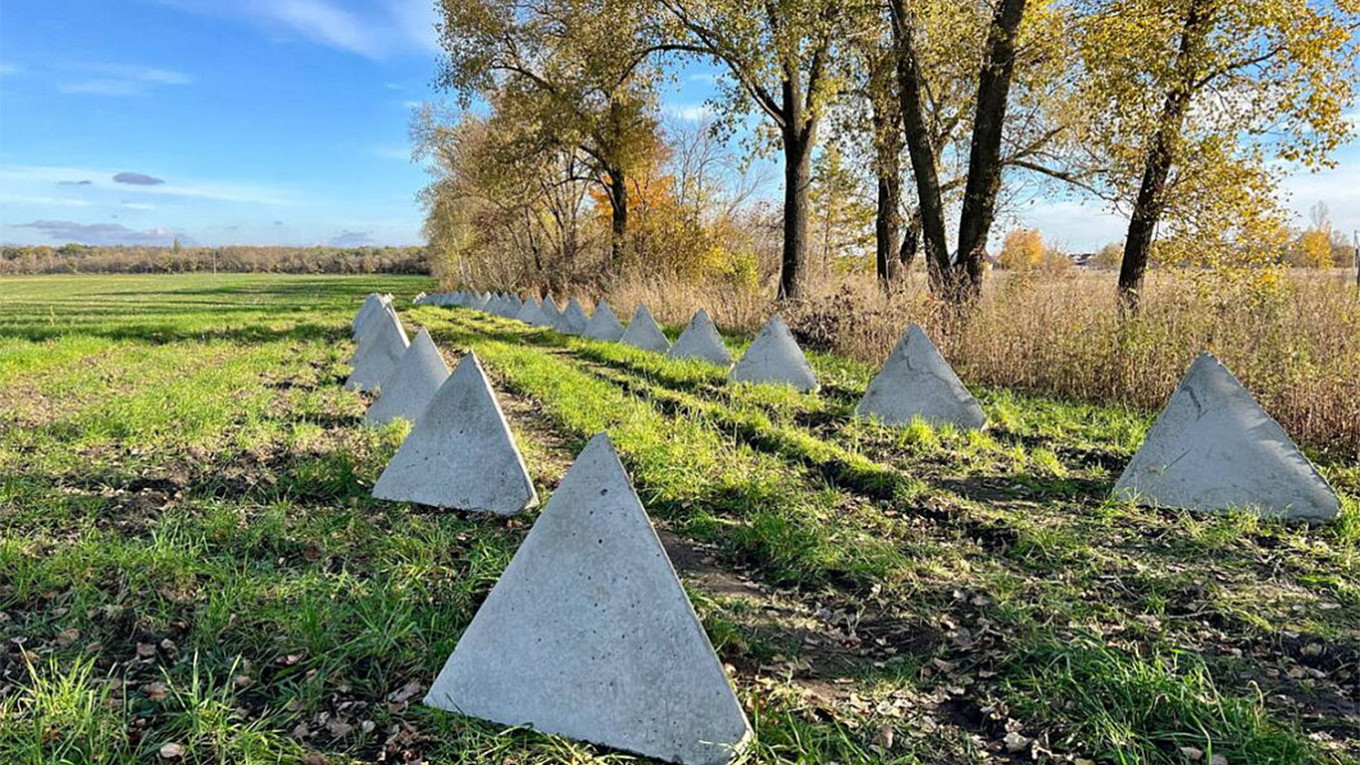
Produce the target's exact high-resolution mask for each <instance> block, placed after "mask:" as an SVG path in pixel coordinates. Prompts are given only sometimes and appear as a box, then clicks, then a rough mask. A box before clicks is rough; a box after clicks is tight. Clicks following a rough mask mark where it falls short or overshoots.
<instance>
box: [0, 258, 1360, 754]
mask: <svg viewBox="0 0 1360 765" xmlns="http://www.w3.org/2000/svg"><path fill="white" fill-rule="evenodd" d="M430 288H431V284H430V283H429V281H428V280H425V279H421V278H407V277H392V278H382V277H365V278H357V277H356V278H347V277H314V278H312V277H292V276H244V275H227V276H207V275H200V276H173V277H172V276H154V277H152V276H148V277H131V276H129V277H43V278H21V279H5V280H3V281H0V297H3V300H0V401H3V402H5V406H4V407H0V645H3V648H2V649H0V762H5V763H9V762H14V763H30V762H31V763H39V762H41V763H96V762H97V763H134V762H148V761H155V760H156V759H157V757H158V754H157V753H158V752H160V751H161V749H162V747H164V746H166V745H167V744H173V745H176V746H178V747H179V750H180V752H181V754H180V757H179V760H178V761H180V762H191V763H218V762H232V763H236V762H250V763H256V762H258V763H276V762H282V763H304V762H306V763H315V762H320V761H323V759H324V761H325V762H329V763H341V762H351V761H354V762H373V761H378V760H380V759H382V760H385V761H389V762H390V761H399V760H416V759H422V758H423V759H425V760H427V761H430V762H440V763H446V762H453V763H481V762H506V763H556V762H579V763H601V762H633V761H639V760H638V758H636V757H632V756H629V755H625V754H621V753H617V752H609V751H606V750H602V749H599V748H595V747H591V746H588V745H584V744H579V743H574V742H569V741H565V740H562V739H559V738H556V737H552V736H547V735H542V734H537V733H534V732H532V731H527V730H520V729H516V730H514V731H509V732H506V731H503V730H501V729H500V728H498V727H497V726H494V725H489V724H485V723H481V722H478V721H475V720H468V719H464V718H460V717H457V716H454V715H449V714H445V713H441V712H434V711H431V710H427V709H424V708H422V707H420V706H419V704H418V703H417V702H418V700H419V698H420V697H421V695H422V693H423V690H424V687H425V686H426V685H427V684H428V683H429V682H430V680H431V679H433V677H434V674H435V672H436V671H437V669H438V667H439V666H441V665H442V663H443V661H444V659H445V658H446V657H447V655H448V653H449V652H450V651H451V650H452V649H453V647H454V645H455V644H456V642H457V639H458V635H459V633H460V632H461V630H462V628H463V627H464V626H465V625H466V624H467V623H468V621H469V620H470V619H471V617H472V614H473V613H474V612H475V610H476V607H477V605H478V604H479V603H480V602H481V600H482V599H483V598H484V597H485V595H486V593H487V592H488V591H489V589H490V587H491V586H492V585H493V584H494V582H495V580H496V578H497V576H498V575H499V573H500V571H501V570H502V569H503V568H504V567H505V565H506V564H507V563H508V562H509V560H510V557H511V556H512V555H513V554H514V550H515V549H516V547H517V546H518V544H519V541H520V540H521V539H522V538H523V535H524V533H525V532H526V531H527V529H528V527H529V525H530V524H531V523H532V521H533V518H534V512H532V511H531V512H529V513H527V514H526V515H525V516H524V517H520V518H510V519H504V518H487V517H481V516H469V515H463V514H458V513H436V512H430V511H428V510H427V509H421V508H412V507H409V506H404V505H400V504H391V503H382V502H377V501H374V500H372V499H371V498H370V497H369V495H368V492H369V488H370V487H371V485H372V483H373V481H374V480H375V479H376V478H377V475H378V473H379V472H380V471H381V469H382V466H383V465H384V464H385V463H386V461H387V459H388V458H390V456H391V454H392V453H393V452H394V451H395V449H396V447H397V446H398V445H399V443H400V440H401V438H402V437H403V435H404V432H405V430H404V426H403V425H396V426H393V427H390V428H387V429H384V430H379V431H370V430H364V429H361V428H360V427H359V418H360V416H361V415H362V412H363V409H364V406H365V402H364V400H363V398H362V397H360V396H358V395H356V394H353V393H349V392H346V391H344V390H342V389H341V387H340V383H341V382H342V381H343V379H344V376H345V374H346V373H347V367H346V366H345V364H344V360H345V359H346V358H347V357H348V356H349V354H350V352H351V351H352V346H351V345H350V343H349V339H348V322H349V318H350V316H352V314H353V312H354V310H356V309H357V307H358V303H359V300H360V299H361V297H362V296H363V295H364V294H366V293H367V292H370V291H375V290H382V291H391V292H393V293H395V294H396V295H397V296H398V307H399V309H400V310H401V312H402V315H403V318H404V319H405V320H406V321H407V325H408V328H409V327H413V326H415V325H418V324H420V325H426V326H428V327H430V329H431V331H432V332H433V334H434V337H435V339H436V341H437V342H438V343H439V344H440V346H441V348H443V349H444V350H445V351H446V353H447V354H448V355H449V357H450V359H451V360H452V359H453V357H454V356H455V355H456V354H457V353H459V352H462V351H466V350H468V349H475V350H476V351H477V353H478V355H479V356H480V357H481V358H482V359H483V363H484V364H485V366H486V367H487V369H488V371H489V373H490V374H491V376H492V378H493V381H494V382H495V384H496V386H497V389H498V391H499V393H500V395H501V398H502V404H503V405H504V407H505V409H506V411H507V415H508V416H509V418H510V420H511V425H512V427H513V429H514V431H515V434H516V437H517V439H518V440H519V441H520V444H521V447H522V450H523V452H524V454H525V458H526V461H527V463H528V466H529V469H530V472H531V473H532V474H533V476H534V479H535V481H536V483H537V484H538V486H539V487H540V489H541V492H542V493H543V494H544V495H547V494H550V492H551V489H552V487H554V486H555V485H556V483H557V481H558V480H559V479H560V478H561V476H562V474H563V473H564V471H565V469H566V468H567V466H568V465H569V464H570V462H571V460H572V458H573V457H574V455H575V453H576V452H577V451H578V450H579V448H580V447H581V446H582V445H583V444H584V442H585V440H586V439H588V438H589V437H590V436H592V435H594V434H595V433H597V432H599V431H602V430H604V431H608V432H609V433H610V436H611V438H612V439H613V441H614V443H615V444H616V446H617V447H618V449H619V451H620V453H621V455H622V456H623V458H624V461H625V464H626V465H627V467H628V470H629V472H630V475H631V476H632V478H633V479H634V481H635V483H636V486H637V489H638V492H639V495H640V496H641V497H642V499H643V501H644V503H645V504H646V506H647V507H648V509H649V511H650V513H651V514H652V517H653V520H654V522H655V523H656V524H657V526H658V527H659V528H660V529H661V530H662V531H663V533H664V534H665V536H666V539H667V540H668V544H670V545H671V546H672V553H673V557H675V559H676V561H677V566H678V568H679V570H680V574H681V577H682V579H683V580H684V582H685V585H686V588H687V590H688V591H689V592H690V594H691V599H692V600H693V601H694V602H695V605H696V608H697V609H698V611H699V613H700V615H701V617H702V619H703V621H704V625H705V627H706V628H707V630H708V631H709V634H710V637H711V639H712V640H713V642H714V645H715V646H716V647H717V649H718V652H719V655H720V657H721V658H722V659H723V661H724V663H726V664H727V665H728V666H729V668H730V671H731V674H732V677H733V680H734V682H735V683H736V687H737V691H738V696H739V698H740V699H741V701H742V703H743V704H744V706H745V707H746V710H747V713H748V715H749V716H750V718H751V720H752V723H753V725H754V727H755V728H756V731H757V737H758V740H757V746H756V747H755V748H754V750H753V752H752V753H751V755H750V756H749V758H748V759H749V761H751V762H761V763H765V762H769V763H776V762H777V763H824V762H840V763H852V762H870V761H872V762H890V763H944V762H948V763H983V762H1007V761H1011V762H1031V761H1033V758H1032V756H1031V755H1033V756H1035V757H1038V758H1039V759H1040V760H1044V759H1045V758H1048V759H1047V761H1067V762H1070V761H1072V760H1074V759H1077V758H1084V759H1089V760H1092V761H1095V762H1100V763H1121V764H1122V763H1168V764H1171V763H1187V762H1191V760H1190V759H1188V758H1187V755H1186V754H1185V753H1184V752H1183V751H1182V750H1183V749H1184V750H1185V751H1191V750H1197V751H1201V752H1204V755H1203V759H1202V761H1203V762H1207V761H1208V759H1209V758H1210V757H1211V756H1213V755H1223V756H1225V757H1226V758H1227V760H1228V762H1229V763H1234V764H1237V763H1253V764H1254V763H1333V764H1335V763H1355V762H1357V761H1360V707H1358V706H1357V705H1360V504H1357V496H1360V469H1357V468H1356V467H1355V466H1354V465H1349V466H1348V465H1344V464H1328V463H1324V464H1322V465H1321V468H1322V470H1323V472H1324V473H1325V474H1326V475H1327V477H1328V478H1329V479H1330V480H1331V481H1332V482H1333V484H1334V485H1335V486H1337V487H1338V488H1339V489H1340V490H1341V491H1342V493H1343V495H1344V503H1345V511H1344V514H1343V517H1342V518H1341V519H1340V520H1339V521H1337V522H1335V523H1333V524H1330V525H1327V526H1322V527H1313V528H1310V527H1306V526H1287V525H1284V524H1281V523H1276V522H1265V521H1259V520H1257V519H1255V518H1251V517H1247V516H1241V515H1228V516H1204V515H1192V514H1188V513H1174V512H1156V511H1151V510H1147V509H1141V508H1136V507H1132V506H1129V505H1127V504H1125V503H1118V502H1111V501H1109V500H1107V499H1106V496H1107V494H1108V491H1109V488H1110V486H1111V484H1112V482H1113V480H1114V478H1115V476H1116V475H1117V473H1118V470H1119V468H1120V467H1122V464H1123V463H1124V462H1125V461H1126V460H1127V459H1128V457H1129V456H1130V455H1131V454H1132V453H1133V451H1134V450H1135V449H1136V448H1137V446H1138V443H1139V441H1140V440H1141V438H1142V434H1143V433H1144V432H1145V430H1146V428H1147V427H1148V425H1149V423H1150V421H1151V414H1150V413H1148V412H1138V411H1128V410H1123V409H1117V408H1109V407H1092V406H1089V405H1084V404H1078V403H1072V402H1064V401H1058V400H1052V399H1045V398H1040V397H1035V396H1033V395H1027V394H1021V393H1017V392H1014V391H1007V390H979V391H976V392H977V393H978V397H979V399H980V400H981V402H982V403H983V406H984V408H985V409H986V411H987V413H988V416H989V418H990V420H991V423H992V426H991V427H990V428H989V429H988V430H987V431H986V432H983V433H966V432H959V431H955V430H953V429H948V428H945V429H932V428H929V427H927V426H924V425H921V424H919V423H918V424H916V425H913V426H911V427H909V428H903V429H897V430H894V429H886V428H882V427H879V426H876V425H873V424H869V423H862V422H857V421H854V420H853V418H852V417H851V413H852V411H853V407H854V404H855V402H856V400H857V398H858V396H859V395H860V394H861V393H862V391H863V389H864V387H865V385H866V384H867V382H868V379H869V377H870V376H871V375H872V373H873V370H872V369H870V368H868V367H866V366H864V365H862V364H857V363H854V362H849V361H845V360H843V359H838V358H835V357H831V356H824V355H818V354H813V355H812V361H813V364H814V366H815V367H816V368H817V370H818V372H819V374H820V375H821V376H822V378H823V381H824V383H825V385H824V389H823V391H822V392H821V393H819V394H816V395H806V394H798V393H794V392H792V391H789V390H786V389H781V388H776V387H769V386H729V385H727V384H725V382H724V380H723V375H722V373H721V371H720V370H716V369H714V368H712V367H708V366H705V365H703V364H700V363H693V362H691V363H683V364H679V363H671V362H667V361H665V360H664V359H661V358H660V357H658V356H654V355H652V354H648V353H645V352H641V351H636V350H633V349H629V348H625V347H622V346H619V345H616V344H607V343H595V342H590V341H583V340H579V339H574V338H566V337H563V336H560V335H558V334H556V333H553V332H549V331H545V330H534V329H528V328H525V327H523V326H522V325H518V324H516V323H514V322H510V321H505V320H501V319H496V318H493V317H489V316H486V315H484V314H477V313H472V312H469V311H465V310H461V309H441V308H434V307H418V308H412V307H411V306H409V304H408V303H407V302H406V298H408V297H409V296H410V295H413V294H414V293H416V292H419V291H421V290H427V289H430ZM669 329H670V330H671V331H672V333H673V332H674V330H675V329H676V328H669ZM729 339H730V340H731V341H732V342H733V345H734V347H740V346H741V344H742V343H743V342H744V340H743V339H741V338H729ZM889 739H891V743H890V744H889ZM1045 753H1051V754H1045ZM1062 758H1068V759H1062Z"/></svg>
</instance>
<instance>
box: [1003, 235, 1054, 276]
mask: <svg viewBox="0 0 1360 765" xmlns="http://www.w3.org/2000/svg"><path fill="white" fill-rule="evenodd" d="M1044 252H1045V250H1044V238H1043V236H1042V235H1040V234H1039V229H1037V228H1017V229H1012V230H1011V231H1010V232H1008V233H1007V234H1006V239H1005V240H1004V241H1003V242H1002V244H1001V252H1000V253H998V254H997V257H996V261H997V265H999V266H1001V267H1002V268H1004V269H1006V270H1008V271H1029V270H1031V269H1035V268H1038V267H1039V266H1040V265H1042V264H1043V262H1044Z"/></svg>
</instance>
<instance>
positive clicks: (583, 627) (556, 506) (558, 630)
mask: <svg viewBox="0 0 1360 765" xmlns="http://www.w3.org/2000/svg"><path fill="white" fill-rule="evenodd" d="M425 703H426V704H428V705H430V706H434V707H438V708H440V709H447V710H450V711H454V712H459V713H461V714H465V715H470V716H472V717H479V718H483V719H486V720H491V721H494V722H498V723H501V724H504V725H522V724H525V723H528V724H530V725H532V726H533V727H534V728H536V729H538V730H540V731H546V732H549V733H554V734H558V735H562V736H567V737H569V738H574V739H581V740H585V741H591V742H594V743H597V744H603V745H606V746H610V747H614V748H617V749H624V750H627V751H630V752H636V753H638V754H642V755H646V756H649V757H656V758H659V759H662V760H668V761H671V762H678V763H687V764H688V763H693V764H695V765H719V764H720V763H726V762H728V761H729V760H731V759H732V758H733V757H734V756H736V755H737V754H738V753H739V752H740V751H741V750H742V749H743V748H744V746H745V745H746V743H747V740H748V739H749V738H750V736H751V728H750V725H749V724H748V723H747V722H746V715H745V713H744V712H743V711H742V709H741V705H740V704H739V703H738V702H737V699H736V696H735V695H734V694H733V693H732V688H731V686H730V685H728V681H727V677H726V675H725V674H724V672H723V668H722V665H721V664H720V663H719V662H718V658H717V656H716V655H715V654H714V652H713V646H712V645H711V644H710V643H709V640H708V636H707V635H706V634H705V633H704V629H703V626H702V625H701V624H700V623H699V620H698V618H697V617H696V616H695V614H694V609H693V607H692V606H691V605H690V602H689V599H688V598H687V597H686V595H685V591H684V589H683V588H682V587H681V585H680V580H679V579H678V578H677V577H676V574H675V569H674V568H672V566H671V562H670V559H669V558H668V557H667V556H666V551H665V549H664V548H662V546H661V542H660V540H659V539H657V535H656V531H655V530H654V529H653V528H652V524H651V521H650V520H649V519H648V518H647V513H646V511H644V510H643V508H642V504H641V503H640V502H639V501H638V498H637V494H636V493H634V491H633V487H632V486H631V485H630V483H629V481H628V475H627V474H626V473H625V472H624V469H623V465H622V464H621V463H620V462H619V458H618V456H617V455H616V454H615V453H614V448H613V446H612V445H611V444H610V442H609V438H608V436H606V435H604V434H603V433H602V434H600V435H598V436H595V437H594V438H593V439H591V441H590V443H588V444H587V445H586V448H585V449H584V450H583V451H582V452H581V454H580V456H578V457H577V458H576V462H575V464H573V465H572V466H571V469H570V470H568V471H567V475H566V476H565V477H564V478H563V479H562V483H561V485H560V486H558V488H557V490H556V491H554V492H553V495H552V498H551V499H550V500H549V501H548V505H547V507H545V508H543V512H542V514H541V515H540V516H539V517H538V520H537V521H536V522H535V523H534V526H533V528H531V529H530V530H529V534H528V535H527V536H526V537H525V539H524V543H523V544H521V545H520V548H519V550H518V551H517V552H516V553H515V557H514V558H513V559H512V560H511V561H510V565H509V566H507V567H506V569H505V572H504V573H503V574H501V578H500V580H499V581H497V582H496V586H495V587H493V588H492V590H491V594H490V595H488V596H487V598H486V601H485V602H484V603H483V604H482V606H481V608H479V609H478V610H477V614H476V615H475V616H474V617H473V618H472V623H471V624H469V625H468V627H467V630H466V631H464V632H463V635H462V637H461V638H459V640H458V645H457V647H456V648H455V649H454V651H453V654H452V655H451V656H450V657H449V659H448V661H447V662H446V663H445V664H444V669H443V670H442V671H441V672H440V673H439V676H438V677H437V678H436V679H435V681H434V684H433V685H432V686H431V688H430V692H429V694H428V695H426V697H425Z"/></svg>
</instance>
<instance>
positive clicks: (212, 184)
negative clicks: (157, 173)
mask: <svg viewBox="0 0 1360 765" xmlns="http://www.w3.org/2000/svg"><path fill="white" fill-rule="evenodd" d="M119 174H120V172H119V171H113V170H103V169H98V168H72V167H49V166H38V165H4V166H0V188H6V189H37V188H42V187H44V186H45V187H47V188H51V187H52V186H54V185H58V184H62V182H63V181H70V180H71V179H73V178H80V179H89V178H94V179H96V180H94V181H92V182H90V183H88V184H79V189H80V191H81V193H82V194H90V195H100V194H106V195H107V194H112V193H116V194H118V197H115V199H119V198H124V197H127V196H128V195H129V194H139V195H148V196H153V195H154V196H164V197H183V198H192V199H207V200H215V201H219V202H242V203H249V204H259V205H271V206H280V207H282V206H288V205H292V204H295V203H296V202H297V196H296V194H294V193H293V192H291V191H289V190H287V189H280V188H275V187H272V186H257V185H252V184H248V183H237V182H234V181H218V180H188V181H165V182H161V183H156V184H154V185H145V182H143V183H142V184H137V183H133V184H128V183H127V182H125V181H124V182H114V181H113V178H114V177H115V176H117V175H119ZM133 175H141V174H140V173H136V174H133ZM145 177H146V178H149V179H151V180H160V179H158V178H152V177H151V176H145ZM115 189H116V191H114V190H115ZM145 198H146V197H143V199H145ZM110 201H112V200H110Z"/></svg>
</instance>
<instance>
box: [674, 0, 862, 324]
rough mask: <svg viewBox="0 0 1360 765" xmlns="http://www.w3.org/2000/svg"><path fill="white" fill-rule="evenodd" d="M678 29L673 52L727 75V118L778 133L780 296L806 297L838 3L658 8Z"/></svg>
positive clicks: (679, 2) (728, 1)
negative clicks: (711, 63) (753, 119)
mask: <svg viewBox="0 0 1360 765" xmlns="http://www.w3.org/2000/svg"><path fill="white" fill-rule="evenodd" d="M657 2H659V3H660V5H661V6H662V7H663V8H664V9H666V11H667V12H668V13H669V14H670V16H671V18H672V19H673V20H674V22H675V26H674V32H675V39H674V41H673V42H671V43H670V45H669V47H670V48H671V49H684V50H688V51H690V52H692V53H697V54H700V55H704V56H709V57H711V58H713V59H715V60H717V61H719V62H721V64H722V65H723V66H724V67H726V69H727V71H728V73H729V74H730V75H731V80H730V82H728V83H727V91H726V95H727V98H726V100H725V103H726V105H727V113H726V116H727V118H728V119H729V121H730V120H732V119H734V118H735V117H736V115H739V114H742V113H745V112H748V111H750V110H751V109H753V108H754V109H755V110H757V111H759V112H761V113H763V114H764V115H766V116H767V117H768V118H769V119H770V121H771V123H772V124H773V126H774V129H775V130H776V131H777V133H778V142H779V144H780V147H781V149H782V152H783V158H784V203H783V207H784V220H783V256H782V264H781V269H780V278H779V296H780V297H781V298H789V299H796V298H799V297H801V296H802V294H803V290H804V287H805V283H806V274H807V250H808V215H809V210H808V207H809V203H808V191H809V187H810V186H811V183H812V152H813V148H814V147H815V146H816V143H817V129H818V125H819V124H820V121H821V118H822V116H823V114H824V113H825V110H826V109H827V107H828V105H829V103H830V102H831V101H832V100H833V99H834V98H835V96H836V94H837V92H838V89H839V83H838V82H836V80H835V78H834V77H832V76H831V71H830V70H831V67H832V63H833V61H832V58H833V56H835V55H836V50H835V42H836V40H837V39H838V37H839V36H840V34H841V32H842V31H843V28H842V26H841V25H842V21H843V14H842V10H843V4H842V3H840V2H838V0H801V1H800V2H782V3H764V4H755V3H747V2H742V1H741V0H657Z"/></svg>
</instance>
